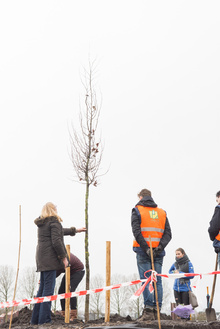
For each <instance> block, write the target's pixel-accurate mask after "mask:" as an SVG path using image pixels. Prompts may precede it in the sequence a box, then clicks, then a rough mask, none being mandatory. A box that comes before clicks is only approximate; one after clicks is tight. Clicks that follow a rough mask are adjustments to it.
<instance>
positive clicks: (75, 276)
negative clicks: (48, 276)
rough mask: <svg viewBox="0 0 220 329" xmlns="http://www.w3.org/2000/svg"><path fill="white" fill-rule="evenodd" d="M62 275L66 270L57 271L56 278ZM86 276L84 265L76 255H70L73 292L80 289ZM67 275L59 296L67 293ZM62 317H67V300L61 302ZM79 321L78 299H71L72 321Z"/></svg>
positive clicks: (62, 282) (71, 289)
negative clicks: (79, 286)
mask: <svg viewBox="0 0 220 329" xmlns="http://www.w3.org/2000/svg"><path fill="white" fill-rule="evenodd" d="M61 273H65V269H61V270H58V271H57V274H56V277H58V276H59V275H60V274H61ZM84 274H85V270H84V265H83V263H82V262H81V260H79V258H77V257H76V256H75V255H73V254H72V253H70V291H71V292H73V291H75V290H76V288H77V287H78V285H79V283H80V282H81V281H82V279H83V277H84ZM65 282H66V275H65V274H64V276H63V278H62V281H61V284H60V287H59V291H58V294H63V293H65V286H66V284H65ZM60 304H61V309H62V311H61V312H62V315H63V316H65V299H61V300H60ZM74 319H77V298H76V297H71V298H70V321H73V320H74Z"/></svg>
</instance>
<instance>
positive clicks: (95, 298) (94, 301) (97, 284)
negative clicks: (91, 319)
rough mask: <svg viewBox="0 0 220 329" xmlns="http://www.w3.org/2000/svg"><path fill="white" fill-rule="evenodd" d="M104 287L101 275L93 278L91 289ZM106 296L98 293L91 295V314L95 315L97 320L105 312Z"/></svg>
mask: <svg viewBox="0 0 220 329" xmlns="http://www.w3.org/2000/svg"><path fill="white" fill-rule="evenodd" d="M102 287H104V279H103V277H102V276H101V275H99V274H97V275H95V276H94V277H92V278H91V289H96V288H102ZM103 306H104V294H103V293H100V292H98V293H96V294H92V295H91V300H90V308H91V313H93V314H95V317H96V319H99V318H100V316H101V315H102V312H103Z"/></svg>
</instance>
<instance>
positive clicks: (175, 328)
mask: <svg viewBox="0 0 220 329" xmlns="http://www.w3.org/2000/svg"><path fill="white" fill-rule="evenodd" d="M31 314H32V311H31V310H29V309H28V308H27V307H24V308H23V309H22V310H21V311H20V312H19V315H18V317H16V318H14V319H13V321H12V325H11V327H12V328H13V329H26V328H27V329H46V328H48V329H71V328H74V329H84V328H86V329H104V328H103V327H105V329H114V328H117V329H138V328H148V329H150V328H152V329H153V328H159V326H158V321H157V320H149V319H146V317H145V316H144V315H143V316H141V317H140V318H138V319H137V320H132V319H131V317H130V316H127V317H122V316H120V315H118V314H115V315H114V316H111V318H110V322H108V323H105V322H104V318H101V319H98V320H90V321H88V322H86V323H85V322H83V321H82V320H74V321H72V322H70V323H68V324H67V323H65V322H64V318H63V317H62V316H61V315H60V314H58V313H57V314H56V315H54V314H53V313H52V323H51V324H45V325H38V326H37V325H35V326H34V325H30V320H31ZM0 328H9V323H2V324H1V325H0ZM161 328H162V329H183V328H192V329H200V328H201V329H203V328H204V329H217V328H218V329H220V321H214V322H206V321H203V322H193V321H185V320H176V321H173V320H171V317H170V316H168V315H166V314H161Z"/></svg>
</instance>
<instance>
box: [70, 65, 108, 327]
mask: <svg viewBox="0 0 220 329" xmlns="http://www.w3.org/2000/svg"><path fill="white" fill-rule="evenodd" d="M84 73H85V74H84V80H83V86H84V89H85V102H84V106H83V108H80V117H79V119H80V129H79V130H77V129H76V127H74V126H73V125H72V129H71V131H70V142H71V160H72V164H73V168H74V171H75V173H76V176H77V180H78V181H79V182H81V183H83V184H85V186H86V190H85V227H86V229H87V231H86V234H85V269H86V289H87V290H88V289H89V287H90V266H89V211H88V210H89V191H90V186H91V185H94V186H97V184H98V180H97V179H98V177H99V176H100V175H98V171H99V168H100V164H101V160H102V153H103V148H102V146H101V140H100V137H97V127H98V122H99V115H100V106H99V104H98V100H97V94H96V90H95V83H94V79H95V74H96V68H95V62H93V63H91V62H89V68H88V70H85V71H84ZM85 320H86V321H88V320H89V295H87V296H86V301H85Z"/></svg>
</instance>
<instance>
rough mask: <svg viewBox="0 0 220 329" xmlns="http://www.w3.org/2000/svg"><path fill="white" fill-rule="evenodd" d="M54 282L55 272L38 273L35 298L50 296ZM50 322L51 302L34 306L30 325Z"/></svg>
mask: <svg viewBox="0 0 220 329" xmlns="http://www.w3.org/2000/svg"><path fill="white" fill-rule="evenodd" d="M55 281H56V271H45V272H41V273H40V287H39V290H38V293H37V296H36V297H43V296H52V295H53V293H54V287H55ZM48 322H51V302H44V303H40V304H35V305H34V309H33V312H32V318H31V324H43V323H48Z"/></svg>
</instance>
